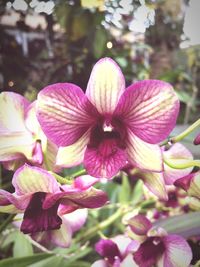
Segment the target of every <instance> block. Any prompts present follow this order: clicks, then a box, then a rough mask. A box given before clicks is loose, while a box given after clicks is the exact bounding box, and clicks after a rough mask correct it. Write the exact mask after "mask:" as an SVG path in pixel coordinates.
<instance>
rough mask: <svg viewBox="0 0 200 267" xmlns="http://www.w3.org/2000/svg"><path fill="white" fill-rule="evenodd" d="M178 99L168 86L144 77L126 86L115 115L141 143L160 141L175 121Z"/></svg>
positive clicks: (170, 129)
mask: <svg viewBox="0 0 200 267" xmlns="http://www.w3.org/2000/svg"><path fill="white" fill-rule="evenodd" d="M178 112H179V100H178V97H177V96H176V94H175V92H174V90H173V88H172V86H171V85H170V84H168V83H166V82H163V81H158V80H145V81H140V82H137V83H135V84H133V85H131V86H130V87H128V88H127V89H126V90H125V92H124V93H123V95H122V96H121V98H120V101H119V103H118V105H117V108H116V110H115V115H116V116H120V117H121V118H122V119H123V120H124V122H125V123H126V125H128V126H129V128H130V129H131V130H132V131H133V133H134V134H135V135H137V136H138V137H139V138H140V139H142V140H143V141H145V142H148V143H151V144H156V143H159V142H160V141H162V140H164V139H165V138H166V137H167V136H168V135H169V133H170V132H171V131H172V129H173V128H174V126H175V124H176V119H177V116H178Z"/></svg>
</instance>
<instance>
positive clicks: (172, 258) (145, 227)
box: [128, 215, 192, 267]
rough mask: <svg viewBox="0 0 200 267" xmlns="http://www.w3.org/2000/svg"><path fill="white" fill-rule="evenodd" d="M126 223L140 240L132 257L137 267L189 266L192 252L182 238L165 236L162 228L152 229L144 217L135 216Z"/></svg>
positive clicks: (165, 233)
mask: <svg viewBox="0 0 200 267" xmlns="http://www.w3.org/2000/svg"><path fill="white" fill-rule="evenodd" d="M128 223H129V226H130V229H131V231H132V233H133V234H134V236H135V237H138V240H140V245H139V248H138V250H137V251H136V252H134V256H133V258H134V261H135V262H136V263H137V264H138V266H139V267H152V266H159V267H169V266H170V267H189V266H190V262H191V260H192V251H191V248H190V246H189V245H188V243H187V242H186V240H185V239H184V238H183V237H181V236H179V235H175V234H167V232H166V231H165V230H164V229H163V228H155V227H152V224H151V222H150V221H149V220H148V219H147V218H146V217H145V216H144V215H136V216H135V217H133V218H131V219H130V220H129V222H128Z"/></svg>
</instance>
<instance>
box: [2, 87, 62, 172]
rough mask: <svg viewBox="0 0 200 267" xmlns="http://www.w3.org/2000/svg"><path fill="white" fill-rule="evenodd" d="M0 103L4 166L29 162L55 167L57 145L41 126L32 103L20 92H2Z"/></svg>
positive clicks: (15, 167)
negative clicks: (50, 139) (47, 136)
mask: <svg viewBox="0 0 200 267" xmlns="http://www.w3.org/2000/svg"><path fill="white" fill-rule="evenodd" d="M0 106H1V110H0V134H1V138H0V162H2V163H3V165H4V167H5V168H7V169H9V170H16V169H17V168H18V167H19V166H22V165H23V164H24V163H25V162H29V163H31V164H33V165H37V166H42V167H43V168H47V169H54V170H55V171H56V167H55V160H56V154H57V150H58V149H57V146H56V145H55V144H53V143H52V142H50V141H48V140H47V138H46V136H45V135H44V133H43V131H42V130H41V127H40V125H39V123H38V121H37V118H36V113H35V103H30V102H29V101H28V100H26V98H24V97H23V96H21V95H19V94H16V93H12V92H2V93H1V94H0ZM57 169H58V168H57Z"/></svg>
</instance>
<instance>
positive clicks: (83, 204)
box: [43, 187, 108, 214]
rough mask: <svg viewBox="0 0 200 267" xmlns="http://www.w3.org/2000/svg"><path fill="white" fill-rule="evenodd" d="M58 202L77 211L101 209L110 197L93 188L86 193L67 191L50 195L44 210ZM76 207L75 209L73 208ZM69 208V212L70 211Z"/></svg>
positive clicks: (45, 201)
mask: <svg viewBox="0 0 200 267" xmlns="http://www.w3.org/2000/svg"><path fill="white" fill-rule="evenodd" d="M58 200H60V201H64V203H65V205H66V206H69V207H72V210H75V209H77V208H99V207H101V206H103V205H105V204H106V203H107V202H108V196H107V194H106V193H105V192H103V191H102V190H99V189H95V188H93V187H91V188H89V189H88V190H84V191H82V190H77V191H76V192H74V191H71V190H69V191H67V190H66V191H65V192H61V193H55V194H48V195H47V196H46V198H45V200H44V202H43V208H44V209H48V208H49V207H51V206H52V205H54V204H55V203H56V202H57V201H58ZM61 203H62V202H61ZM74 206H75V208H73V207H74ZM69 207H67V210H70V209H69ZM70 212H71V210H70ZM62 214H63V213H62Z"/></svg>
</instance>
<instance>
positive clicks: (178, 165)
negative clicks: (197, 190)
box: [164, 158, 200, 169]
mask: <svg viewBox="0 0 200 267" xmlns="http://www.w3.org/2000/svg"><path fill="white" fill-rule="evenodd" d="M164 162H165V164H167V165H168V166H169V167H171V168H173V169H186V168H191V167H199V168H200V160H187V159H180V160H178V159H176V160H174V159H166V158H164Z"/></svg>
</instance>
